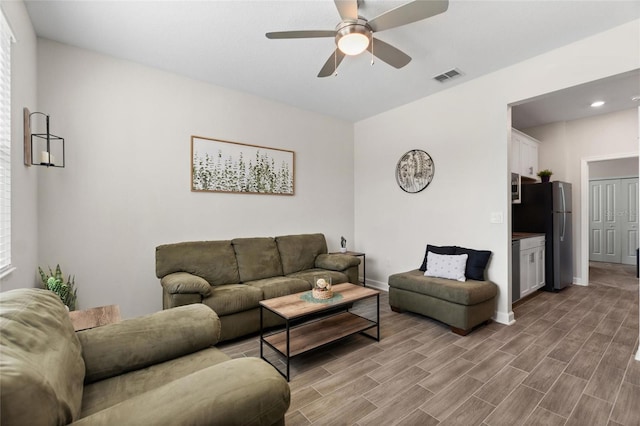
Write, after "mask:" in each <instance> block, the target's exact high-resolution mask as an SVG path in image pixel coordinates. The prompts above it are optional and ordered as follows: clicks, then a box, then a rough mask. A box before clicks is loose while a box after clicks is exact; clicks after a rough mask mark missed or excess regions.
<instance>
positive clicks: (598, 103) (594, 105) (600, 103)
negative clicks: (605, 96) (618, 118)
mask: <svg viewBox="0 0 640 426" xmlns="http://www.w3.org/2000/svg"><path fill="white" fill-rule="evenodd" d="M602 105H604V101H595V102H594V103H592V104H591V106H592V107H593V108H598V107H601V106H602Z"/></svg>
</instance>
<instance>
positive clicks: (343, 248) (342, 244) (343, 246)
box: [340, 237, 347, 253]
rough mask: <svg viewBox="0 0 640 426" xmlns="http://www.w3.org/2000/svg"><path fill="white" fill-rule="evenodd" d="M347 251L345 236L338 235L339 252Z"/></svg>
mask: <svg viewBox="0 0 640 426" xmlns="http://www.w3.org/2000/svg"><path fill="white" fill-rule="evenodd" d="M346 252H347V240H346V238H345V237H340V253H346Z"/></svg>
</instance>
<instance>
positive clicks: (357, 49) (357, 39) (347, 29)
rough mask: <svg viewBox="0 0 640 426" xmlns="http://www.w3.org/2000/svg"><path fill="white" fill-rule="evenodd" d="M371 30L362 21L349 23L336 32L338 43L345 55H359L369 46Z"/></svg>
mask: <svg viewBox="0 0 640 426" xmlns="http://www.w3.org/2000/svg"><path fill="white" fill-rule="evenodd" d="M370 34H371V30H370V29H368V28H367V27H366V25H365V24H363V23H360V22H355V23H347V25H344V26H342V27H341V28H339V29H338V30H337V32H336V44H337V45H338V49H340V51H341V52H342V53H344V54H345V55H350V56H354V55H359V54H361V53H362V52H364V51H365V50H367V47H369V43H370V41H371V40H370Z"/></svg>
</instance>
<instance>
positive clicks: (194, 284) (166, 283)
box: [160, 272, 211, 297]
mask: <svg viewBox="0 0 640 426" xmlns="http://www.w3.org/2000/svg"><path fill="white" fill-rule="evenodd" d="M160 285H162V288H163V289H164V291H166V292H167V293H169V294H191V293H194V294H200V295H201V296H202V297H207V296H208V295H209V294H210V293H211V286H210V285H209V283H208V282H207V280H205V279H204V278H201V277H199V276H197V275H193V274H190V273H188V272H174V273H172V274H168V275H165V276H164V277H162V278H161V279H160Z"/></svg>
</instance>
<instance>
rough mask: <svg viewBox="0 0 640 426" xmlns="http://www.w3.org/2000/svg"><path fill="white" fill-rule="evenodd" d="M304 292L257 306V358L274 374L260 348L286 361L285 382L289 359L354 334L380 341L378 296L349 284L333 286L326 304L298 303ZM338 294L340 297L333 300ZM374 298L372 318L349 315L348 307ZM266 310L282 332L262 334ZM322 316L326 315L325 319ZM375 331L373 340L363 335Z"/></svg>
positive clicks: (368, 290)
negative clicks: (281, 322) (281, 326)
mask: <svg viewBox="0 0 640 426" xmlns="http://www.w3.org/2000/svg"><path fill="white" fill-rule="evenodd" d="M310 292H311V291H308V292H302V293H296V294H291V295H288V296H282V297H276V298H274V299H269V300H263V301H261V302H260V358H262V359H264V360H265V361H267V362H268V363H270V364H271V365H273V366H274V367H275V368H276V370H278V371H280V370H279V369H278V367H277V366H276V365H275V364H274V363H273V362H271V361H269V360H268V359H266V358H265V357H264V352H263V345H265V344H266V345H267V346H269V347H270V348H271V349H273V350H274V351H276V353H278V354H280V355H281V356H283V357H284V358H285V359H286V362H287V371H286V374H285V373H283V372H282V371H280V374H282V375H283V376H284V377H285V378H286V379H287V381H289V379H290V368H289V367H290V364H291V359H292V358H293V357H295V356H297V355H300V354H303V353H305V352H308V351H310V350H313V349H317V348H320V347H322V346H325V345H328V344H329V343H333V342H335V341H337V340H340V339H344V338H346V337H349V336H352V335H354V334H358V333H361V334H362V335H364V336H367V337H370V338H372V339H375V340H376V341H379V340H380V292H379V291H377V290H374V289H372V288H366V287H362V286H358V285H353V284H350V283H344V284H337V285H334V286H333V292H334V297H333V298H332V299H329V301H326V302H320V303H314V302H307V301H305V300H303V299H302V297H303V295H305V293H310ZM337 294H339V295H340V296H336V295H337ZM373 297H375V298H376V318H375V321H374V320H372V319H368V318H365V317H363V316H360V315H357V314H355V313H353V312H351V311H350V306H351V305H352V304H353V303H355V302H358V301H360V300H364V299H368V298H373ZM265 309H266V310H268V311H270V312H273V313H274V314H275V315H277V316H279V317H280V318H282V319H283V320H284V322H285V329H284V330H279V331H276V332H273V333H269V334H265V330H264V326H263V324H264V311H265ZM325 314H326V315H325ZM372 328H375V329H376V333H375V336H372V335H370V334H369V333H365V331H366V330H369V329H372Z"/></svg>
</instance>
